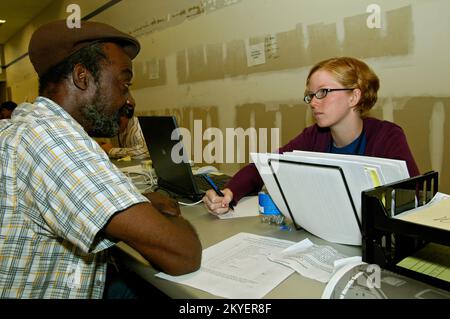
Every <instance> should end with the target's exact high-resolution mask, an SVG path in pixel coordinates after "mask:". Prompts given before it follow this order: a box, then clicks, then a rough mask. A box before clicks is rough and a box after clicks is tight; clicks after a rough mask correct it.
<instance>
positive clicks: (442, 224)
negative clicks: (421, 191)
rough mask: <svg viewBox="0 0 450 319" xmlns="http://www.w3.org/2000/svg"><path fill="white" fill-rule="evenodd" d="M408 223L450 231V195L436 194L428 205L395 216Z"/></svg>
mask: <svg viewBox="0 0 450 319" xmlns="http://www.w3.org/2000/svg"><path fill="white" fill-rule="evenodd" d="M394 218H397V219H401V220H404V221H407V222H411V223H416V224H421V225H425V226H430V227H434V228H440V229H444V230H450V195H446V194H443V193H436V195H435V196H434V197H433V199H432V200H431V201H430V202H429V203H428V204H426V205H423V206H420V207H418V208H415V209H411V210H409V211H405V212H403V213H402V214H398V215H396V216H394Z"/></svg>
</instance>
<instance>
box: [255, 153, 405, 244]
mask: <svg viewBox="0 0 450 319" xmlns="http://www.w3.org/2000/svg"><path fill="white" fill-rule="evenodd" d="M252 159H253V162H254V163H255V164H256V167H257V168H258V171H259V173H260V175H261V177H262V179H263V181H264V183H265V185H266V188H267V190H268V191H269V193H270V195H271V197H272V199H273V200H274V202H275V204H276V205H277V206H278V208H279V209H280V211H281V212H282V213H283V214H284V215H285V216H286V217H288V218H290V219H292V220H293V222H294V223H295V224H296V225H299V226H301V227H303V228H304V229H306V230H307V231H309V232H311V233H312V234H314V235H316V236H318V237H321V238H323V239H325V240H328V241H331V242H336V243H341V244H350V245H361V230H360V228H361V192H362V191H364V190H367V189H371V188H373V187H376V186H380V185H383V184H386V183H391V182H395V181H398V180H402V179H406V178H408V177H409V173H408V170H407V167H406V163H405V162H404V161H400V160H392V159H385V158H375V157H367V156H356V155H339V154H328V153H318V152H301V151H296V152H289V153H284V154H266V153H252Z"/></svg>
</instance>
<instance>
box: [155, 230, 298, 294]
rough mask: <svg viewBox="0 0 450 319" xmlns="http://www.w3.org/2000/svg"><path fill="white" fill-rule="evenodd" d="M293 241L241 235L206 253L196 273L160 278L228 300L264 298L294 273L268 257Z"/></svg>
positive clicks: (162, 276)
mask: <svg viewBox="0 0 450 319" xmlns="http://www.w3.org/2000/svg"><path fill="white" fill-rule="evenodd" d="M292 244H293V242H292V241H288V240H281V239H276V238H271V237H264V236H258V235H253V234H248V233H239V234H237V235H234V236H232V237H230V238H228V239H226V240H224V241H222V242H220V243H218V244H216V245H213V246H211V247H208V248H207V249H205V250H203V257H202V264H201V267H200V269H199V270H197V271H196V272H194V273H191V274H187V275H182V276H177V277H174V276H169V275H167V274H164V273H158V274H156V276H157V277H160V278H163V279H167V280H170V281H173V282H176V283H180V284H185V285H188V286H191V287H194V288H197V289H201V290H204V291H206V292H209V293H211V294H213V295H217V296H220V297H225V298H233V299H243V298H250V299H256V298H262V297H264V296H265V295H266V294H267V293H268V292H269V291H271V290H272V289H273V288H275V287H276V286H277V285H278V284H280V283H281V282H282V281H283V280H284V279H286V278H287V277H288V276H289V275H290V274H292V273H293V272H294V271H293V270H292V269H290V268H289V267H286V266H283V265H280V264H278V263H274V262H271V261H270V260H269V259H268V258H267V256H268V255H269V254H273V253H277V252H280V251H282V250H284V249H285V248H287V247H289V246H291V245H292Z"/></svg>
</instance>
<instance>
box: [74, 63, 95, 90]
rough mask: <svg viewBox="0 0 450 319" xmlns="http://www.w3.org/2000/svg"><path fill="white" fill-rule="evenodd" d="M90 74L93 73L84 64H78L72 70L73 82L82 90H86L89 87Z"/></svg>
mask: <svg viewBox="0 0 450 319" xmlns="http://www.w3.org/2000/svg"><path fill="white" fill-rule="evenodd" d="M90 75H91V73H90V72H89V71H88V69H86V67H85V66H84V65H83V64H81V63H78V64H76V65H75V66H74V68H73V70H72V81H73V84H75V86H76V87H77V88H79V89H80V90H86V89H87V88H88V87H89V80H90Z"/></svg>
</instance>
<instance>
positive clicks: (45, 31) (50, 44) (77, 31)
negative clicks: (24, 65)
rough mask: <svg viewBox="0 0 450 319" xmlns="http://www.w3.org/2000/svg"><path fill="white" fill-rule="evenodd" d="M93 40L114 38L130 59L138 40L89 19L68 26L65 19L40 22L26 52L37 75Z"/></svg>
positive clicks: (100, 40)
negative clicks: (45, 22) (75, 25)
mask: <svg viewBox="0 0 450 319" xmlns="http://www.w3.org/2000/svg"><path fill="white" fill-rule="evenodd" d="M93 42H114V43H117V44H118V45H120V46H121V47H122V48H123V49H124V51H125V53H126V54H127V55H128V56H129V57H130V59H134V58H135V57H136V55H137V54H138V53H139V50H140V48H141V47H140V44H139V42H138V41H137V39H136V38H134V37H132V36H131V35H129V34H126V33H123V32H121V31H119V30H117V29H115V28H114V27H112V26H110V25H108V24H104V23H100V22H93V21H81V27H80V28H76V27H75V28H69V27H68V26H67V23H66V20H57V21H53V22H50V23H47V24H44V25H42V26H40V27H39V28H38V29H37V30H36V31H35V32H34V33H33V35H32V36H31V40H30V44H29V46H28V54H29V57H30V61H31V63H32V64H33V67H34V69H35V70H36V72H37V74H38V75H39V77H41V76H43V75H44V74H45V73H47V72H48V71H49V70H50V69H51V68H52V67H53V66H56V65H57V64H59V63H60V62H62V61H63V60H65V59H66V58H68V57H69V56H70V55H72V54H74V53H75V52H77V51H78V50H80V49H82V48H84V47H86V46H88V45H89V44H91V43H93Z"/></svg>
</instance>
